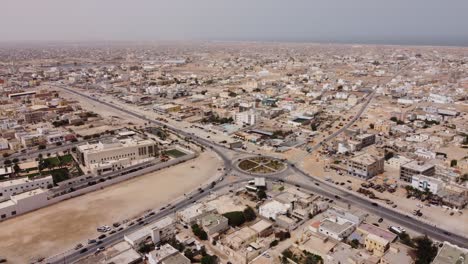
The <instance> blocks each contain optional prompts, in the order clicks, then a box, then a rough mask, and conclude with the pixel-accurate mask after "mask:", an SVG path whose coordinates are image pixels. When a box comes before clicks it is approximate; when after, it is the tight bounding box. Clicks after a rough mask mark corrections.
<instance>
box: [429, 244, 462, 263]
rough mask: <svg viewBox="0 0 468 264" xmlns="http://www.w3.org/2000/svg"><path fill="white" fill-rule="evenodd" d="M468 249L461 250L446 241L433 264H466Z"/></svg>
mask: <svg viewBox="0 0 468 264" xmlns="http://www.w3.org/2000/svg"><path fill="white" fill-rule="evenodd" d="M467 256H468V249H466V248H461V247H458V246H456V245H453V244H450V243H449V242H447V241H445V242H444V244H443V246H442V248H441V249H439V252H438V253H437V256H436V257H435V258H434V260H433V261H432V264H465V263H466V262H467Z"/></svg>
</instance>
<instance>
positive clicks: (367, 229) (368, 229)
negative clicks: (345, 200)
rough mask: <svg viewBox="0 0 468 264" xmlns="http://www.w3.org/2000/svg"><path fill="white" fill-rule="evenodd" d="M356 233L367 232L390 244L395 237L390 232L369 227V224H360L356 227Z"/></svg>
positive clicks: (372, 226) (373, 226)
mask: <svg viewBox="0 0 468 264" xmlns="http://www.w3.org/2000/svg"><path fill="white" fill-rule="evenodd" d="M358 231H361V232H362V231H364V232H367V233H369V234H374V235H376V236H378V237H381V238H383V239H385V240H387V241H390V242H393V241H394V240H395V239H396V237H397V235H396V234H394V233H392V232H389V231H387V230H384V229H382V228H379V227H376V226H375V225H369V224H366V223H363V224H361V225H360V226H359V227H358Z"/></svg>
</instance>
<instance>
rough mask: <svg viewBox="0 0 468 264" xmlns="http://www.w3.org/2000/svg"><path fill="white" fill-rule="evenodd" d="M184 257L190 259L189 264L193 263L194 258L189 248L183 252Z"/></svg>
mask: <svg viewBox="0 0 468 264" xmlns="http://www.w3.org/2000/svg"><path fill="white" fill-rule="evenodd" d="M184 255H185V256H186V257H187V258H188V259H190V262H193V257H195V254H194V253H193V251H192V250H191V249H190V248H187V249H186V250H185V251H184Z"/></svg>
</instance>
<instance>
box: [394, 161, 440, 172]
mask: <svg viewBox="0 0 468 264" xmlns="http://www.w3.org/2000/svg"><path fill="white" fill-rule="evenodd" d="M401 167H403V168H406V169H410V170H414V171H420V172H423V171H426V170H429V169H431V168H433V167H434V165H433V164H430V163H420V162H418V161H417V160H413V161H410V162H408V163H406V164H403V165H401Z"/></svg>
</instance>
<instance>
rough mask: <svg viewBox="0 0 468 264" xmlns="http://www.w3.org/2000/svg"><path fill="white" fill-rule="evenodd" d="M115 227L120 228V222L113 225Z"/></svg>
mask: <svg viewBox="0 0 468 264" xmlns="http://www.w3.org/2000/svg"><path fill="white" fill-rule="evenodd" d="M112 226H113V227H119V226H120V223H119V222H115V223H113V224H112Z"/></svg>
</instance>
